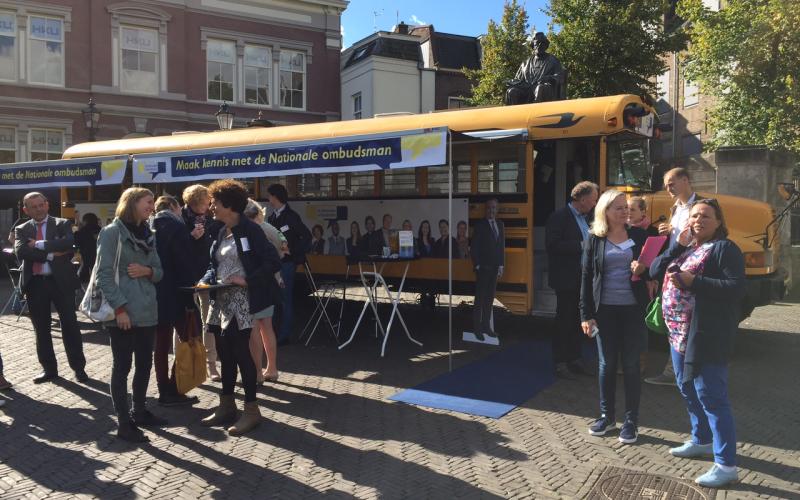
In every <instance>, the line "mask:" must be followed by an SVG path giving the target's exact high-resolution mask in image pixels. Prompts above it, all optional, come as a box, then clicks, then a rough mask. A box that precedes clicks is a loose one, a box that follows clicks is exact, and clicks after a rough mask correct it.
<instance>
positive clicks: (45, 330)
mask: <svg viewBox="0 0 800 500" xmlns="http://www.w3.org/2000/svg"><path fill="white" fill-rule="evenodd" d="M26 298H27V300H28V308H29V309H30V312H31V322H32V323H33V329H34V331H35V332H36V355H37V356H38V358H39V363H40V364H41V365H42V368H43V369H44V371H45V373H50V374H57V373H58V363H57V362H56V353H55V351H53V337H52V336H51V334H50V333H51V330H50V325H51V316H50V304H55V306H56V311H57V312H58V318H59V320H60V321H61V340H62V341H63V342H64V350H65V351H66V352H67V360H68V361H69V366H70V368H72V369H73V370H75V371H76V372H77V371H81V370H83V369H85V368H86V357H84V355H83V339H82V338H81V330H80V327H78V318H77V316H76V315H75V292H74V290H61V289H60V288H59V287H58V285H57V284H56V281H55V280H54V279H53V277H52V276H33V277H31V279H30V281H29V282H28V287H27V293H26Z"/></svg>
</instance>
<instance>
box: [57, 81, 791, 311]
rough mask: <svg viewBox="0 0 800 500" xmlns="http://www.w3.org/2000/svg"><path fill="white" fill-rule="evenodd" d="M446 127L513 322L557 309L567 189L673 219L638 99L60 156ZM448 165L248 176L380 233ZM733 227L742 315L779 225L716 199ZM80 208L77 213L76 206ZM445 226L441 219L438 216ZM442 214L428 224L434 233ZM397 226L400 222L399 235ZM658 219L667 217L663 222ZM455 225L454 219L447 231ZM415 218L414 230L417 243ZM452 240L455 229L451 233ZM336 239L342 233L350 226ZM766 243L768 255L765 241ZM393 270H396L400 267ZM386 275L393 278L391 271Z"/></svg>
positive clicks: (340, 263)
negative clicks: (364, 216) (367, 212)
mask: <svg viewBox="0 0 800 500" xmlns="http://www.w3.org/2000/svg"><path fill="white" fill-rule="evenodd" d="M445 127H446V128H447V129H449V131H450V132H452V134H453V140H452V143H451V144H452V146H451V148H452V149H451V153H450V155H451V156H450V159H451V160H452V162H451V164H452V168H453V172H452V179H453V182H452V186H451V187H452V193H453V194H452V196H453V197H454V199H456V200H460V201H462V202H463V203H464V204H465V206H466V208H465V211H466V213H467V215H466V217H467V218H468V219H469V220H472V221H475V220H477V219H479V218H481V217H482V216H483V203H482V202H483V201H485V200H486V199H488V198H490V197H494V198H497V199H498V201H499V218H501V219H502V220H503V222H504V224H505V227H506V267H505V269H506V272H505V274H504V275H503V277H502V279H501V280H500V282H499V283H498V290H497V298H498V300H499V301H500V302H502V304H503V305H504V306H505V307H506V308H507V309H508V310H509V311H511V312H513V313H517V314H539V313H543V314H548V313H552V311H553V310H554V305H555V299H554V295H553V293H552V292H551V291H550V290H549V289H548V287H547V284H546V283H547V274H546V273H547V256H546V253H545V251H544V226H545V222H546V220H547V218H548V216H549V215H550V213H551V212H552V211H553V210H554V209H556V208H557V207H561V206H563V205H564V204H565V203H567V201H568V193H569V191H570V188H571V187H572V186H573V185H574V184H575V183H577V182H579V181H581V180H592V181H594V182H597V183H598V184H599V185H600V186H601V190H605V189H607V188H617V189H622V190H625V191H627V192H630V193H644V194H645V195H646V196H647V197H648V198H649V201H650V203H649V204H648V206H649V214H648V215H649V216H650V218H651V220H653V221H658V220H659V219H661V218H662V217H668V214H669V208H670V205H671V201H670V199H669V197H668V196H667V195H666V193H665V192H659V193H654V192H652V190H651V181H652V175H653V174H652V162H651V157H650V144H651V141H652V140H653V139H654V136H656V135H658V127H657V124H656V123H655V116H654V114H653V110H652V108H651V107H650V106H649V105H648V103H647V102H646V101H645V100H644V99H642V98H641V97H638V96H634V95H618V96H609V97H597V98H590V99H575V100H566V101H555V102H547V103H537V104H527V105H518V106H506V107H485V108H471V109H460V110H454V111H443V112H435V113H428V114H407V115H405V114H401V115H391V116H379V117H375V118H371V119H364V120H352V121H343V122H328V123H316V124H307V125H293V126H281V127H269V128H266V127H253V128H246V129H234V130H230V131H216V132H205V133H176V134H173V135H172V136H163V137H148V138H136V139H123V140H112V141H103V142H90V143H83V144H77V145H74V146H72V147H70V148H69V149H68V150H67V151H65V152H64V155H63V158H64V159H80V158H92V157H108V156H117V155H134V156H135V155H143V154H144V155H146V154H154V153H183V152H192V151H202V150H209V149H213V148H227V149H236V148H250V147H253V146H254V145H274V144H281V143H292V144H298V143H301V144H302V143H303V142H304V141H308V142H313V141H319V140H323V139H336V138H347V137H353V136H364V135H368V134H376V133H383V134H391V133H400V132H402V131H408V130H430V129H437V128H445ZM448 174H449V170H448V166H446V165H443V166H431V167H426V168H414V169H404V170H391V169H377V170H370V171H360V172H349V173H335V174H302V175H294V176H288V177H264V178H252V177H251V178H244V179H242V180H243V181H245V182H247V183H248V185H249V187H250V189H251V192H252V193H254V195H255V198H257V199H263V198H264V196H265V194H266V187H267V186H268V185H269V184H271V183H273V182H280V183H283V184H285V185H286V186H287V188H288V190H289V193H290V197H291V199H290V203H291V204H292V206H293V207H294V208H295V210H297V211H298V212H300V213H301V214H303V213H304V210H305V209H304V208H303V206H304V205H306V206H307V207H309V208H308V209H309V210H310V209H311V208H310V207H313V206H314V205H315V204H320V203H323V204H324V203H327V204H333V205H347V204H348V203H355V202H358V203H361V204H362V205H363V204H364V203H374V204H375V208H374V210H373V212H374V214H375V219H376V221H377V225H378V227H380V224H381V222H380V216H381V213H382V211H381V205H382V204H384V203H386V202H387V200H393V201H395V202H397V201H398V200H399V201H400V202H402V203H403V204H405V206H408V207H414V206H417V205H419V206H423V205H424V204H425V203H431V202H433V201H435V200H446V199H447V193H448V184H449V175H448ZM130 182H131V177H130V173H128V174H127V177H126V181H125V182H124V183H123V185H122V186H102V187H96V188H62V189H61V198H62V202H63V203H62V205H63V209H62V210H63V215H64V216H71V215H72V214H73V210H74V209H75V208H79V207H86V209H89V208H91V209H93V210H101V209H102V206H103V205H104V204H105V206H106V207H107V208H106V209H105V210H106V212H103V213H100V214H98V215H100V216H101V219H104V214H105V213H113V211H110V212H109V210H110V208H111V206H112V205H111V204H110V203H109V202H111V203H113V202H115V201H116V200H117V199H118V196H119V192H120V189H121V188H124V187H127V186H126V184H128V185H129V184H130ZM194 182H196V181H192V179H191V178H185V182H183V183H174V184H173V183H164V184H155V185H153V186H151V187H153V188H154V191H155V192H156V193H157V194H161V193H167V192H168V193H170V194H178V195H179V194H180V192H181V191H182V189H183V187H184V186H186V185H188V184H191V183H194ZM717 198H718V199H720V202H721V204H722V206H723V208H724V210H725V213H726V216H727V219H728V221H729V224H730V226H731V236H732V238H733V239H734V241H736V243H737V244H738V245H739V246H740V247H741V248H742V250H743V252H744V253H745V256H746V261H747V276H748V280H749V283H750V294H749V298H748V305H747V306H746V307H745V309H747V311H745V312H746V313H749V310H750V309H752V307H753V306H757V305H761V304H765V303H768V302H770V301H771V300H772V299H773V298H774V297H775V296H776V295H779V294H782V290H783V288H782V283H783V276H782V274H781V273H780V272H779V267H778V264H779V263H778V262H777V256H778V252H777V251H773V249H774V248H775V249H777V247H776V246H775V245H777V244H778V243H777V239H776V238H773V237H770V238H765V235H764V233H765V231H767V227H768V225H769V223H770V221H771V220H772V219H773V217H774V213H773V210H772V209H771V207H770V206H768V205H767V204H765V203H760V202H756V201H752V200H746V199H741V198H734V197H729V196H717ZM79 209H80V208H79ZM444 215H445V217H446V214H444ZM438 218H439V215H438V214H432V215H431V219H432V220H431V222H432V224H435V222H434V221H436V220H437V219H438ZM403 219H404V217H403V215H402V214H395V219H394V224H395V226H397V227H399V226H400V222H401V221H402V220H403ZM662 220H663V219H662ZM451 222H452V225H453V226H455V224H456V221H455V220H453V221H451ZM418 223H419V220H417V221H414V225H413V230H414V232H415V233H416V231H417V224H418ZM454 233H455V228H454V230H453V234H454ZM343 234H344V235H345V236H347V235H348V234H349V233H348V232H347V229H346V228H345V229H344V230H343ZM767 241H768V242H769V243H770V245H769V246H766V245H765V242H767ZM309 261H310V264H311V267H312V269H313V270H314V272H315V274H321V275H332V276H333V275H336V276H340V275H342V274H344V270H345V258H344V257H342V256H340V255H311V256H310V257H309ZM397 271H398V272H399V267H398V269H397ZM387 274H389V275H391V274H392V270H391V269H389V270H388V272H387ZM447 278H448V267H447V266H446V265H443V264H442V261H441V260H440V259H435V258H423V259H421V260H420V261H418V262H416V263H415V264H414V265H413V266H412V267H411V269H410V270H409V275H408V280H407V282H408V284H409V286H412V287H415V288H416V289H418V290H428V291H432V292H444V291H446V290H447V288H446V283H447ZM473 280H474V274H473V271H472V265H471V263H470V261H469V259H454V262H453V283H454V285H453V286H454V293H456V294H458V293H464V294H471V293H472V292H473Z"/></svg>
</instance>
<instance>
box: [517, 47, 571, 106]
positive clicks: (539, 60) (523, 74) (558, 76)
mask: <svg viewBox="0 0 800 500" xmlns="http://www.w3.org/2000/svg"><path fill="white" fill-rule="evenodd" d="M530 45H531V47H532V48H533V51H532V54H531V57H529V58H528V60H527V61H525V62H523V63H522V64H521V65H520V67H519V70H517V75H516V76H515V77H514V79H513V80H511V81H510V82H508V89H506V104H527V103H531V102H545V101H555V100H558V99H561V98H562V93H563V86H564V68H563V67H562V66H561V63H560V62H559V60H558V59H556V58H555V56H553V55H551V54H548V53H547V48H548V47H549V46H550V41H549V40H548V39H547V37H546V36H545V34H544V33H542V32H538V33H536V34H535V35H534V36H533V39H531V42H530Z"/></svg>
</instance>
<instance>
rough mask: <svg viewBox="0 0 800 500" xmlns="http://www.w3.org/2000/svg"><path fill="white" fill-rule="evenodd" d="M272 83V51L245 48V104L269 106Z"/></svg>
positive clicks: (253, 47) (253, 46) (255, 47)
mask: <svg viewBox="0 0 800 500" xmlns="http://www.w3.org/2000/svg"><path fill="white" fill-rule="evenodd" d="M271 81H272V50H271V49H269V48H267V47H258V46H255V45H247V46H245V48H244V102H246V103H248V104H260V105H265V106H269V103H270V101H271V99H270V89H271V87H272V86H271V85H270V82H271Z"/></svg>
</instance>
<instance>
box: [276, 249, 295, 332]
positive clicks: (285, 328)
mask: <svg viewBox="0 0 800 500" xmlns="http://www.w3.org/2000/svg"><path fill="white" fill-rule="evenodd" d="M296 269H297V264H295V263H294V262H281V278H283V283H284V285H286V286H285V288H284V289H283V311H282V313H281V324H280V328H279V330H278V337H277V340H278V342H280V341H281V340H286V339H288V338H289V337H291V336H292V320H293V319H294V317H293V316H294V310H293V306H292V301H293V298H292V296H293V295H294V274H295V270H296Z"/></svg>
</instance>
